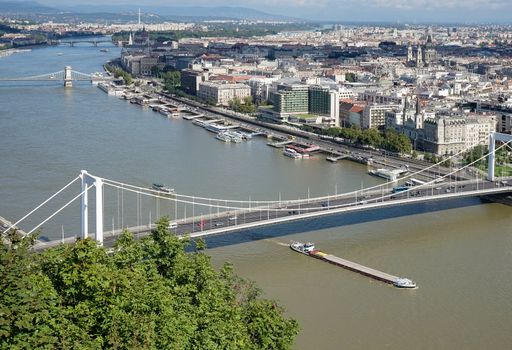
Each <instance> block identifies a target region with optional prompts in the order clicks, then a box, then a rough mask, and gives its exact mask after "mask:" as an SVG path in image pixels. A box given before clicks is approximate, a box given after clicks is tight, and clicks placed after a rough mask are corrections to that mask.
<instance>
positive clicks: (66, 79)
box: [64, 66, 73, 87]
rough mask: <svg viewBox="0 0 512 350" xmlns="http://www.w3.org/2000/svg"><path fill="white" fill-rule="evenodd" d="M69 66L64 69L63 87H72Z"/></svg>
mask: <svg viewBox="0 0 512 350" xmlns="http://www.w3.org/2000/svg"><path fill="white" fill-rule="evenodd" d="M71 70H72V69H71V66H66V67H64V86H65V87H72V86H73V76H72V73H71Z"/></svg>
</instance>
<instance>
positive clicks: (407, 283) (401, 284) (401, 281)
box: [393, 278, 416, 288]
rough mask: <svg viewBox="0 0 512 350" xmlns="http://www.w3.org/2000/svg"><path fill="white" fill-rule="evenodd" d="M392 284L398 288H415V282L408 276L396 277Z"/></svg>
mask: <svg viewBox="0 0 512 350" xmlns="http://www.w3.org/2000/svg"><path fill="white" fill-rule="evenodd" d="M393 285H394V286H395V287H398V288H416V283H414V282H413V281H411V280H410V279H408V278H398V279H397V280H396V281H395V282H393Z"/></svg>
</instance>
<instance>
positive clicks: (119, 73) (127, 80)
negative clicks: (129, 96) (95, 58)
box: [105, 64, 133, 85]
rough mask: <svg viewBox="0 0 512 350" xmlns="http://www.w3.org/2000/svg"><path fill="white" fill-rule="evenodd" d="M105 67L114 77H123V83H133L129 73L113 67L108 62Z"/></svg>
mask: <svg viewBox="0 0 512 350" xmlns="http://www.w3.org/2000/svg"><path fill="white" fill-rule="evenodd" d="M105 69H106V70H107V71H109V72H110V73H112V74H114V77H116V78H119V77H121V78H123V80H124V83H125V84H126V85H131V83H133V77H132V75H131V74H130V73H128V72H125V71H124V70H123V69H122V68H119V67H115V66H112V65H109V64H105Z"/></svg>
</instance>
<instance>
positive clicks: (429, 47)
mask: <svg viewBox="0 0 512 350" xmlns="http://www.w3.org/2000/svg"><path fill="white" fill-rule="evenodd" d="M437 59H438V55H437V51H436V49H435V48H434V45H433V44H432V36H431V35H430V34H429V35H428V37H427V42H426V43H425V44H424V45H417V46H416V47H415V48H413V47H412V45H411V43H409V45H408V46H407V64H408V65H409V66H413V67H423V66H430V65H431V64H432V63H433V62H434V61H435V60H437Z"/></svg>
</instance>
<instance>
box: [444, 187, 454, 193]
mask: <svg viewBox="0 0 512 350" xmlns="http://www.w3.org/2000/svg"><path fill="white" fill-rule="evenodd" d="M444 191H445V192H446V193H450V192H451V191H452V190H450V189H449V188H447V189H446V190H444Z"/></svg>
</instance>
